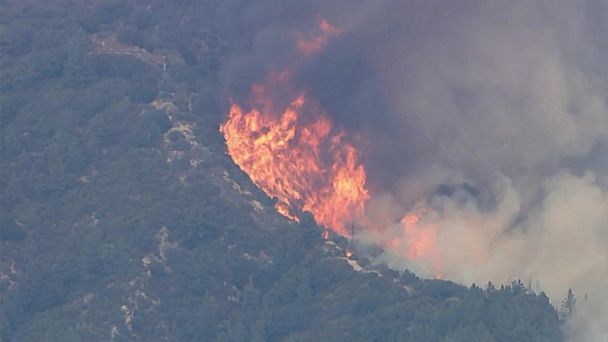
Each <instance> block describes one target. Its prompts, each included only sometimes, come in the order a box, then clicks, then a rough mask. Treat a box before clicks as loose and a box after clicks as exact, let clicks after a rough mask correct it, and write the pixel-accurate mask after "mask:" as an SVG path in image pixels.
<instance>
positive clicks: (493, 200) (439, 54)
mask: <svg viewBox="0 0 608 342" xmlns="http://www.w3.org/2000/svg"><path fill="white" fill-rule="evenodd" d="M221 12H222V13H223V16H222V17H221V20H220V25H221V26H222V30H223V31H224V36H225V37H227V39H228V41H227V44H228V49H229V50H230V53H231V56H232V57H231V58H230V59H229V60H228V61H227V63H226V64H225V67H224V69H223V70H222V80H223V84H224V86H225V91H226V97H227V98H232V99H239V98H244V97H246V96H247V94H248V92H249V89H250V86H251V84H252V83H254V82H256V81H259V80H261V79H263V78H264V75H266V74H267V73H268V72H271V71H273V70H274V71H280V70H282V69H284V68H289V69H290V70H292V72H293V75H292V78H293V82H294V83H295V85H294V86H295V87H297V88H299V89H303V90H305V91H306V92H307V94H309V95H311V96H313V97H314V98H315V99H316V100H318V101H319V102H320V104H321V105H322V106H323V107H324V108H325V109H326V111H327V113H328V114H329V115H330V116H331V117H332V119H333V120H334V122H335V124H336V125H337V126H338V127H341V128H343V129H345V130H347V131H348V132H352V133H354V134H357V135H358V136H361V137H362V139H361V141H359V142H358V144H359V145H358V146H357V147H358V148H359V149H360V150H361V151H362V154H361V158H362V163H363V164H364V165H365V167H366V169H367V172H368V186H369V188H370V191H371V194H372V200H371V201H370V203H368V206H367V218H368V220H369V221H370V222H372V223H373V224H374V225H375V226H381V227H384V228H383V229H381V230H377V231H376V232H375V233H371V232H362V233H361V234H360V236H359V238H360V239H362V240H364V241H369V242H375V243H379V242H380V241H387V240H390V239H393V238H395V237H399V236H401V235H403V225H402V223H400V220H401V219H402V218H403V216H404V215H405V214H406V213H408V212H414V211H416V210H418V209H419V208H431V209H432V214H429V215H426V216H424V218H423V219H422V220H421V221H420V222H419V225H420V227H422V228H424V229H426V231H430V232H432V233H433V234H434V240H435V244H436V246H434V247H436V248H435V250H436V252H434V253H433V255H418V257H415V258H412V257H410V258H404V257H403V255H407V254H403V253H399V248H407V246H408V245H407V243H406V244H401V245H396V247H394V248H393V249H392V250H387V252H386V253H385V254H383V255H382V256H381V258H382V261H384V262H387V263H388V264H389V265H392V266H394V267H396V268H400V269H402V268H404V267H407V268H410V269H412V270H414V271H416V272H418V273H419V274H421V275H424V276H434V275H435V272H436V270H435V268H436V267H437V265H438V263H441V268H442V277H444V278H448V279H452V280H456V281H460V282H462V283H465V284H468V283H472V282H476V283H485V282H487V281H488V280H491V281H493V282H495V283H505V282H507V283H508V282H510V281H511V280H513V279H522V280H523V281H524V282H529V284H530V285H531V286H532V287H533V289H535V290H542V291H545V292H546V293H547V294H548V295H549V296H550V297H551V298H552V301H553V303H554V305H556V306H559V303H560V301H561V299H562V298H563V297H565V295H566V292H567V290H568V288H572V289H573V290H574V293H575V294H576V295H577V296H578V309H577V311H576V314H575V316H574V317H573V318H572V319H571V321H570V323H569V324H570V325H571V329H570V331H571V334H572V339H573V340H578V341H581V340H582V341H605V340H608V324H607V323H606V322H607V321H608V299H607V298H606V296H605V295H603V292H605V289H607V288H608V103H607V102H608V98H607V94H608V68H606V67H605V61H606V60H608V40H606V37H608V3H606V1H604V0H580V1H576V2H572V1H567V0H552V1H549V0H546V1H545V0H538V1H524V0H515V1H507V0H492V1H481V0H464V1H458V2H454V1H446V0H433V1H422V0H409V1H396V0H395V1H390V0H382V1H373V2H363V1H345V0H330V1H324V2H317V1H299V0H298V1H295V0H294V1H271V0H265V1H257V2H255V3H249V2H246V1H232V2H225V3H224V4H223V5H222V10H221ZM320 19H325V20H327V21H328V22H329V23H331V24H332V25H334V26H336V27H338V28H340V30H341V32H342V33H341V34H340V35H339V36H338V37H333V38H332V39H331V40H329V41H328V42H327V45H326V46H325V47H324V49H323V51H322V52H321V53H319V54H318V55H315V56H313V57H309V58H306V59H304V58H302V57H301V56H300V55H299V54H298V51H297V44H294V40H296V39H298V37H299V36H298V35H300V37H301V36H302V35H303V36H305V37H306V35H314V34H315V32H318V23H319V20H320ZM289 100H290V99H283V100H282V101H289ZM277 101H281V96H280V94H277ZM420 229H421V228H420ZM405 238H407V236H405Z"/></svg>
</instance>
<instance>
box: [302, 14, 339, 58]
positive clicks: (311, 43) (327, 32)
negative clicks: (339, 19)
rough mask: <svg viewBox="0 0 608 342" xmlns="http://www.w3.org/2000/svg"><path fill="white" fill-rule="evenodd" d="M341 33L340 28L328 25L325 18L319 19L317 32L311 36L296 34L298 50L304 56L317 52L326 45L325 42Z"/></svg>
mask: <svg viewBox="0 0 608 342" xmlns="http://www.w3.org/2000/svg"><path fill="white" fill-rule="evenodd" d="M340 34H342V30H341V29H339V28H337V27H334V26H332V25H330V24H329V23H328V22H327V21H326V20H325V19H320V20H319V27H318V32H316V34H314V35H312V36H311V37H304V36H303V35H301V34H298V35H297V38H298V39H297V46H298V49H299V50H300V52H301V53H302V54H304V55H306V56H310V55H314V54H317V53H318V52H320V51H322V50H323V48H325V45H327V42H328V41H329V40H330V39H331V38H333V37H337V36H339V35H340Z"/></svg>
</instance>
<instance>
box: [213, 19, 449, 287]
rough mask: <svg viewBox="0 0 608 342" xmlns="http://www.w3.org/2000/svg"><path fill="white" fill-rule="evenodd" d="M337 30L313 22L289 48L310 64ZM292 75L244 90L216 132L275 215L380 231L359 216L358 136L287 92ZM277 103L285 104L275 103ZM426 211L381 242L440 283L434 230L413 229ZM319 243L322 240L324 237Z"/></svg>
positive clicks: (365, 194) (299, 94)
mask: <svg viewBox="0 0 608 342" xmlns="http://www.w3.org/2000/svg"><path fill="white" fill-rule="evenodd" d="M341 32H342V31H341V30H340V29H338V28H336V27H334V26H332V25H330V24H329V23H328V22H327V21H325V20H320V21H319V25H318V29H317V30H316V34H313V35H308V36H305V35H302V34H297V35H296V40H295V47H296V49H297V51H298V52H299V53H300V55H301V56H302V57H303V58H309V57H310V56H312V55H315V54H317V53H319V52H320V51H322V50H323V49H324V48H325V46H326V45H327V44H328V42H329V40H330V39H331V38H333V37H336V36H338V35H340V34H341ZM291 73H292V71H291V70H288V69H285V70H282V71H280V72H270V73H268V75H267V76H266V77H265V79H264V80H263V81H262V82H260V83H255V84H253V85H252V86H251V88H250V89H251V90H250V94H249V99H248V100H247V101H245V103H237V102H234V101H233V102H232V104H231V106H230V111H229V113H228V117H227V119H226V121H225V122H224V123H223V124H222V125H221V127H220V131H221V132H222V134H223V135H224V137H225V139H226V144H227V147H228V153H229V154H230V156H231V157H232V159H233V160H234V162H235V163H236V164H237V165H238V166H239V167H240V168H241V169H242V170H243V171H244V172H245V173H247V174H248V175H249V177H250V178H251V179H252V181H253V182H254V183H255V184H256V185H257V186H258V187H259V188H260V189H262V190H263V191H264V192H265V193H266V194H267V195H268V196H270V197H273V198H275V199H276V201H277V202H276V204H275V208H276V210H277V211H278V212H279V213H280V214H282V215H283V216H285V217H287V218H289V219H291V220H294V221H299V216H300V214H301V213H302V212H310V213H311V214H312V216H313V217H314V218H315V220H316V222H317V223H319V224H320V225H322V226H325V227H327V228H329V229H331V230H333V231H335V232H336V233H338V234H341V235H343V236H350V235H352V234H353V230H352V229H353V227H354V226H357V227H362V229H366V230H369V231H372V232H373V231H378V232H380V231H383V230H385V229H386V227H376V226H375V225H373V224H369V223H368V222H367V221H368V220H367V219H366V217H365V207H366V204H367V202H368V201H369V199H370V193H369V190H368V189H367V187H366V181H367V173H366V170H365V167H364V166H363V165H362V164H361V163H360V160H359V152H358V150H357V149H356V148H355V145H354V144H353V142H354V141H355V140H356V138H357V137H356V136H355V135H354V134H351V133H349V132H346V131H344V130H343V129H341V128H339V127H336V126H335V125H334V124H333V122H332V121H331V120H330V118H329V116H328V115H327V114H326V112H325V111H324V109H323V108H322V106H321V105H320V103H319V102H318V101H316V100H315V99H314V98H312V97H311V96H309V95H308V94H306V92H305V91H302V90H298V89H294V88H293V86H292V85H291V82H290V75H291ZM277 97H280V101H277V100H276V98H277ZM285 97H287V98H285ZM286 100H287V101H286ZM282 101H284V103H285V104H283V105H281V104H279V102H282ZM427 212H428V211H420V212H416V213H412V214H408V215H406V216H404V217H403V218H402V220H401V221H400V225H401V227H402V229H400V230H399V234H396V235H394V236H393V237H392V238H391V239H390V240H388V241H383V242H381V244H382V245H383V247H384V248H385V249H387V250H388V251H391V252H392V253H394V254H398V255H400V256H402V257H404V258H406V259H408V260H418V261H420V260H424V261H427V262H429V263H430V264H431V265H432V268H433V269H434V271H435V274H436V275H437V277H440V275H441V261H440V258H439V255H438V253H437V247H436V238H437V231H436V229H433V228H432V227H428V226H427V225H420V224H419V222H420V221H421V220H422V218H423V216H425V215H426V214H427ZM372 226H373V228H370V227H372ZM366 227H367V228H366ZM323 237H324V238H325V239H328V238H329V234H328V232H327V231H326V232H324V233H323ZM348 254H350V255H352V251H350V250H349V251H348Z"/></svg>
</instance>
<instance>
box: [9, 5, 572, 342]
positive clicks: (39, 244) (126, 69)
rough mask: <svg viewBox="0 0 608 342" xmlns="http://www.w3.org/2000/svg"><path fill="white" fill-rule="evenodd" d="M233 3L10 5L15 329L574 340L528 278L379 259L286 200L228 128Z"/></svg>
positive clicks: (280, 337)
mask: <svg viewBox="0 0 608 342" xmlns="http://www.w3.org/2000/svg"><path fill="white" fill-rule="evenodd" d="M218 6H219V5H218V4H217V3H215V2H214V1H207V2H199V1H188V0H184V1H176V2H174V3H169V2H166V1H156V0H150V1H127V2H125V1H103V2H102V1H84V2H72V1H62V0H58V1H50V2H42V1H3V3H2V7H3V13H4V15H3V16H2V27H1V32H2V34H1V36H0V39H1V46H0V47H1V49H2V70H1V72H2V74H1V84H0V87H1V88H0V91H1V94H2V111H1V115H2V117H1V122H0V124H1V136H2V142H1V143H2V150H1V153H2V160H1V175H2V176H1V179H0V182H1V183H0V186H1V189H2V199H1V200H2V206H1V212H0V214H1V215H2V221H1V231H0V238H1V253H2V255H1V259H0V272H1V274H0V301H1V306H2V315H1V316H0V318H1V325H0V328H1V336H2V341H194V340H198V341H213V340H218V341H314V340H325V341H342V340H350V341H505V342H506V341H560V340H562V338H563V337H562V335H561V330H560V329H561V328H560V324H559V322H558V317H557V314H556V312H555V310H554V309H553V307H552V306H551V305H550V304H549V301H548V298H547V297H546V296H545V295H544V294H542V293H541V294H535V293H533V292H532V291H531V290H529V289H527V288H526V286H524V285H523V284H521V283H518V282H515V283H513V284H512V285H511V286H503V287H499V288H495V287H494V286H493V285H492V284H488V285H485V284H483V285H482V287H478V286H472V287H470V288H469V287H463V286H461V285H458V284H455V283H452V282H449V281H442V280H424V279H420V278H418V277H416V276H415V275H414V274H413V273H411V272H409V271H406V270H403V272H396V271H393V270H389V269H387V268H385V267H382V266H378V265H376V266H372V265H371V264H370V262H369V261H368V260H367V259H366V258H364V257H360V256H359V254H358V248H360V247H359V246H356V245H351V243H350V242H349V241H347V240H346V239H345V238H342V237H339V236H337V235H333V234H332V236H331V237H330V239H329V240H326V239H324V238H323V237H322V232H323V230H322V228H320V227H319V226H317V224H316V223H315V222H314V220H313V219H312V217H311V216H310V215H306V216H305V217H304V218H303V219H302V220H301V222H300V223H295V222H292V221H290V220H288V219H286V218H285V217H283V216H281V215H279V214H278V213H276V212H275V210H274V208H273V204H274V200H273V199H270V198H268V197H267V196H266V195H264V193H263V192H262V191H260V190H259V189H257V188H256V187H255V186H254V185H253V183H252V182H251V181H250V180H249V178H248V177H247V175H246V174H244V173H243V172H242V171H240V170H239V169H238V168H237V167H236V166H235V164H234V163H233V162H232V160H231V159H230V157H229V156H228V155H227V153H226V146H225V143H224V140H223V137H222V136H221V135H220V133H219V131H218V127H219V124H220V123H221V122H222V120H223V118H224V113H225V112H226V109H227V104H226V101H227V100H226V99H224V98H222V96H221V87H220V84H219V79H220V77H221V75H220V73H221V66H222V63H224V62H225V61H226V59H227V58H228V56H229V55H230V53H231V47H230V46H225V45H224V44H223V43H222V36H221V34H222V33H221V32H220V31H218V29H217V25H216V24H217V23H216V19H215V18H216V17H215V14H216V11H217V10H218ZM347 250H354V255H353V256H349V257H347V256H345V255H346V254H347V253H346V251H347Z"/></svg>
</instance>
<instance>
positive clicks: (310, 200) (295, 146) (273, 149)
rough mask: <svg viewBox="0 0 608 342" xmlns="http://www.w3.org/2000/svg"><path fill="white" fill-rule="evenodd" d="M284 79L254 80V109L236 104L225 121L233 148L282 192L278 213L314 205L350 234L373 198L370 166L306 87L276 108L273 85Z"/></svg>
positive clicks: (262, 184)
mask: <svg viewBox="0 0 608 342" xmlns="http://www.w3.org/2000/svg"><path fill="white" fill-rule="evenodd" d="M285 82H286V79H285V78H280V77H274V76H272V75H271V76H270V77H268V83H269V85H267V86H263V85H254V86H253V87H252V96H253V98H252V100H251V103H252V109H250V110H249V111H246V110H244V109H243V107H241V106H240V105H238V104H236V103H233V104H232V106H231V108H230V113H229V115H228V119H227V120H226V122H225V123H224V124H223V125H222V126H221V127H220V130H221V132H222V133H223V134H224V137H225V138H226V144H227V146H228V153H229V154H230V155H231V156H232V158H233V160H234V161H235V163H236V164H237V165H238V166H239V167H240V168H241V169H242V170H243V171H245V172H246V173H247V174H248V175H249V176H250V177H251V179H252V180H253V182H254V183H255V184H256V185H257V186H258V187H259V188H260V189H262V190H263V191H264V192H266V194H268V195H269V196H271V197H276V198H277V204H276V209H277V211H278V212H279V213H281V214H283V215H284V216H286V217H289V218H291V219H293V220H298V213H299V212H301V211H309V212H310V213H311V214H312V215H313V217H314V218H315V220H316V221H317V222H318V223H319V224H321V225H324V226H326V227H328V228H331V229H334V230H335V231H336V232H338V233H340V234H342V235H348V230H347V226H348V225H350V224H352V223H353V222H355V221H356V220H357V219H359V218H361V217H362V216H363V211H364V207H365V202H366V201H367V200H368V198H369V194H368V191H367V189H366V187H365V182H366V173H365V169H364V168H363V166H362V165H359V164H358V153H357V150H356V149H355V147H354V146H353V145H351V143H349V142H348V139H347V136H346V134H345V133H343V132H339V131H338V132H337V133H333V131H335V130H334V129H333V126H332V123H331V121H330V120H329V119H328V118H327V116H326V115H325V113H324V112H323V111H322V110H321V109H320V107H319V105H318V104H317V103H316V102H315V101H313V100H308V99H307V98H306V96H305V95H304V93H300V94H299V95H297V96H296V97H295V98H294V99H293V100H292V101H291V103H290V104H289V105H288V106H287V107H286V108H284V109H283V110H281V111H279V112H278V113H275V112H274V107H275V105H274V104H273V103H272V101H271V99H270V96H269V91H268V87H270V86H274V85H276V86H283V87H287V85H286V84H284V83H285ZM303 112H306V113H307V117H306V118H305V119H304V118H303ZM309 117H312V118H309Z"/></svg>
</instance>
